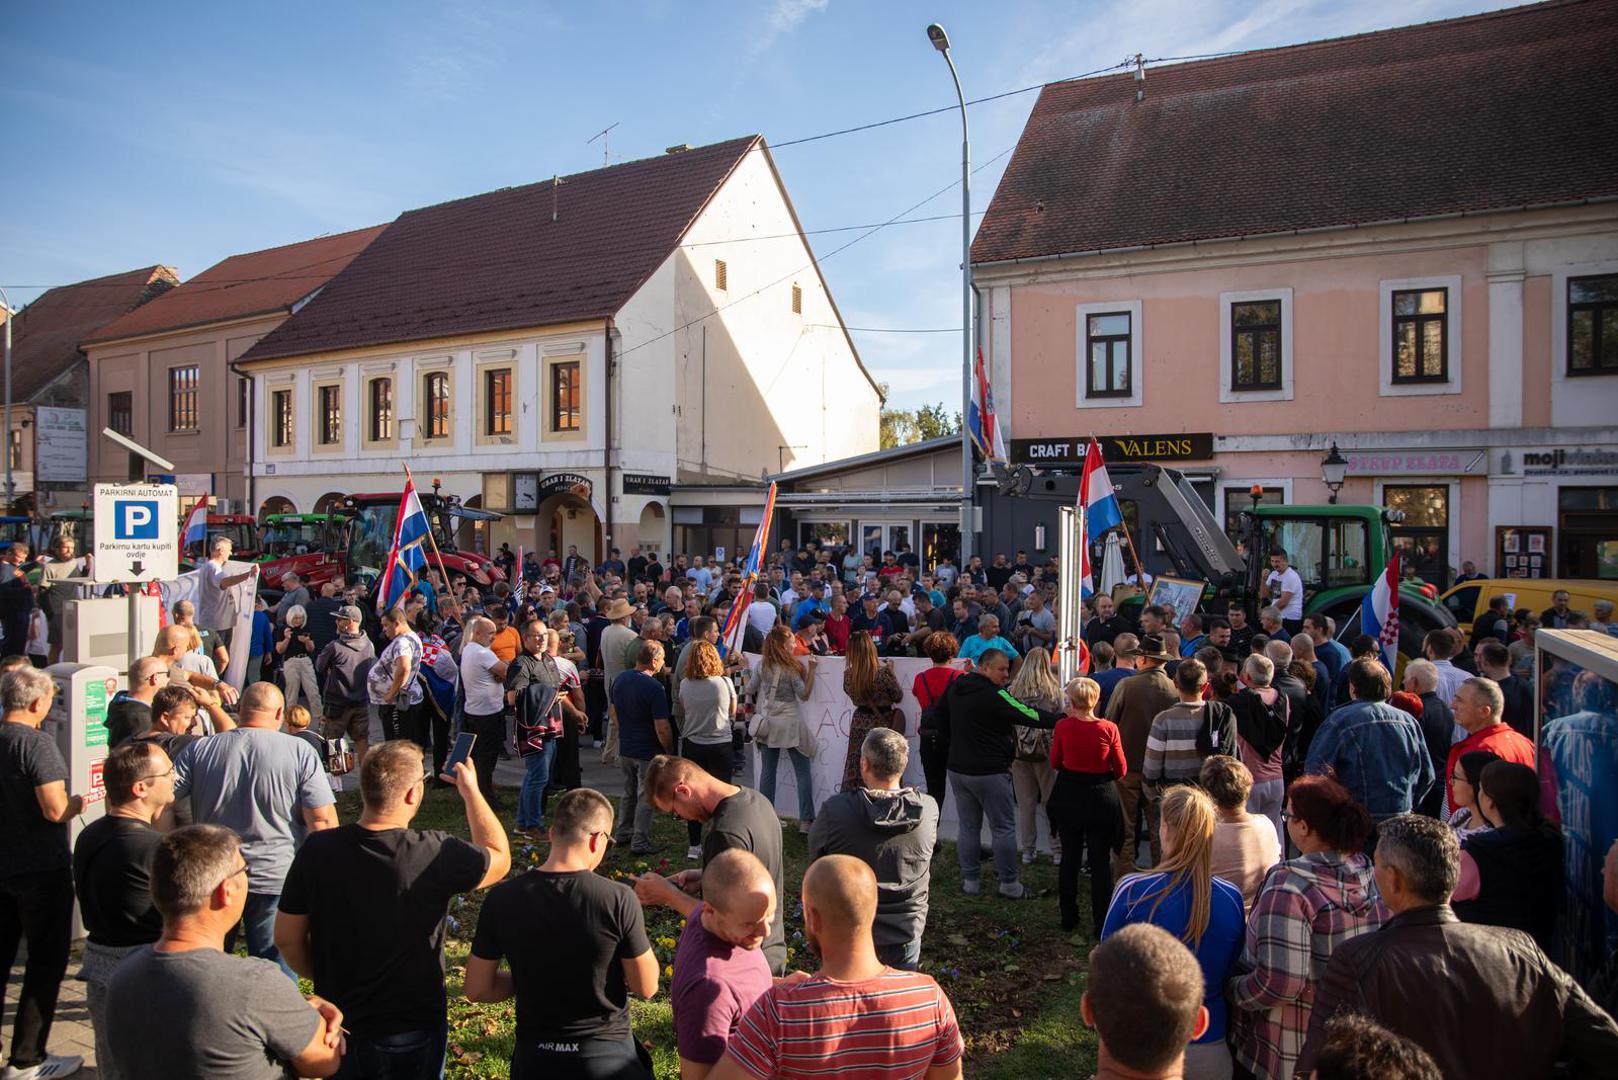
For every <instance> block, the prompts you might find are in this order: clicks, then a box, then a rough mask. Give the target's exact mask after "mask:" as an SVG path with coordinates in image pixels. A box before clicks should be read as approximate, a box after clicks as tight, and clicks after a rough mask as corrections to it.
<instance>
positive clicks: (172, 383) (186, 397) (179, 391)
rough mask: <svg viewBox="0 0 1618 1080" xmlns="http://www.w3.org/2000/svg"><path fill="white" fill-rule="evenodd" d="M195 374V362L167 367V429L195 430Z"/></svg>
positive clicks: (196, 369) (196, 372) (196, 371)
mask: <svg viewBox="0 0 1618 1080" xmlns="http://www.w3.org/2000/svg"><path fill="white" fill-rule="evenodd" d="M197 374H198V368H197V366H196V365H195V364H191V365H189V366H187V367H176V368H169V430H170V431H195V430H197Z"/></svg>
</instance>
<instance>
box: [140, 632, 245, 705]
mask: <svg viewBox="0 0 1618 1080" xmlns="http://www.w3.org/2000/svg"><path fill="white" fill-rule="evenodd" d="M192 630H193V628H192V627H188V626H173V625H171V626H165V627H163V629H161V630H159V631H158V632H157V641H156V642H155V643H154V644H153V645H152V655H153V656H155V657H157V658H158V659H159V660H163V661H165V662H166V663H167V664H168V668H169V681H170V682H177V683H183V684H185V685H186V686H189V687H191V688H192V689H193V690H196V689H201V690H211V691H213V692H214V693H216V694H218V695H219V697H220V698H221V699H222V700H223V701H225V702H226V703H227V704H228V703H230V702H234V701H235V700H236V698H237V696H238V695H237V693H236V688H235V687H234V686H232V685H230V684H229V683H228V682H226V681H225V680H223V679H217V678H214V677H212V676H210V675H206V674H204V673H202V672H199V671H193V670H189V669H187V668H186V667H185V666H183V664H182V661H185V658H186V656H187V655H188V654H189V653H190V652H191V633H192Z"/></svg>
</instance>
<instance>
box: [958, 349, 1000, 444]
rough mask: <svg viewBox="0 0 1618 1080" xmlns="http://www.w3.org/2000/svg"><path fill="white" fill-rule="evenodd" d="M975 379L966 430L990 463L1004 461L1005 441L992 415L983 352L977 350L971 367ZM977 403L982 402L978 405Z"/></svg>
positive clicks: (992, 408) (990, 394)
mask: <svg viewBox="0 0 1618 1080" xmlns="http://www.w3.org/2000/svg"><path fill="white" fill-rule="evenodd" d="M972 371H973V374H974V375H975V376H976V378H977V392H976V393H974V394H973V395H972V400H971V402H969V403H968V409H967V412H968V415H967V418H966V420H967V430H968V431H970V432H971V435H972V441H973V442H974V443H976V444H977V448H978V452H979V453H981V454H982V455H983V456H984V457H986V458H988V459H989V460H990V461H1004V460H1006V440H1005V436H1004V434H1003V433H1002V432H1001V430H1000V424H999V422H998V421H997V420H996V419H995V415H994V389H993V388H992V387H991V386H990V385H989V376H988V373H987V372H986V371H985V370H984V368H983V350H982V349H981V348H980V349H978V358H977V363H976V364H974V365H973V367H972ZM979 402H982V404H981V405H979Z"/></svg>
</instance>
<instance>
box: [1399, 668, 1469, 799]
mask: <svg viewBox="0 0 1618 1080" xmlns="http://www.w3.org/2000/svg"><path fill="white" fill-rule="evenodd" d="M1404 692H1405V693H1406V694H1414V695H1415V696H1416V702H1415V708H1414V709H1409V710H1406V711H1408V712H1410V713H1411V715H1412V716H1414V717H1415V718H1416V723H1417V724H1418V725H1419V726H1420V727H1421V735H1422V740H1423V741H1424V742H1425V743H1426V745H1427V756H1428V757H1429V758H1431V759H1432V762H1433V764H1434V766H1437V764H1438V763H1439V762H1440V761H1447V760H1448V759H1449V748H1450V747H1451V746H1452V745H1454V743H1455V741H1456V740H1455V732H1456V728H1455V717H1454V714H1453V713H1451V712H1450V707H1449V700H1448V699H1447V698H1445V697H1443V696H1442V695H1441V694H1439V692H1438V669H1437V668H1435V667H1434V666H1433V662H1432V661H1431V660H1412V661H1410V663H1408V664H1406V665H1405V678H1404ZM1389 703H1390V704H1391V703H1392V699H1391V697H1390V699H1389ZM1446 775H1447V774H1446ZM1446 782H1447V781H1446ZM1415 809H1416V811H1417V812H1418V813H1422V814H1426V815H1427V816H1428V817H1439V816H1441V815H1442V814H1443V813H1444V785H1443V784H1434V785H1433V786H1432V787H1431V788H1429V789H1428V791H1427V794H1426V795H1425V796H1423V797H1422V800H1421V801H1420V802H1419V803H1417V804H1416V807H1415Z"/></svg>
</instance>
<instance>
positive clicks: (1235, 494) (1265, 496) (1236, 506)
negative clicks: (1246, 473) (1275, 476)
mask: <svg viewBox="0 0 1618 1080" xmlns="http://www.w3.org/2000/svg"><path fill="white" fill-rule="evenodd" d="M1258 504H1259V505H1260V506H1285V505H1286V504H1287V489H1286V488H1284V487H1279V486H1276V485H1272V484H1264V485H1263V487H1262V489H1261V491H1260V494H1259V500H1258ZM1252 508H1253V485H1251V484H1242V485H1236V484H1229V485H1226V487H1225V535H1226V536H1228V537H1230V542H1231V543H1233V544H1234V543H1237V542H1239V541H1240V540H1241V539H1242V511H1243V510H1251V509H1252Z"/></svg>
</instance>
